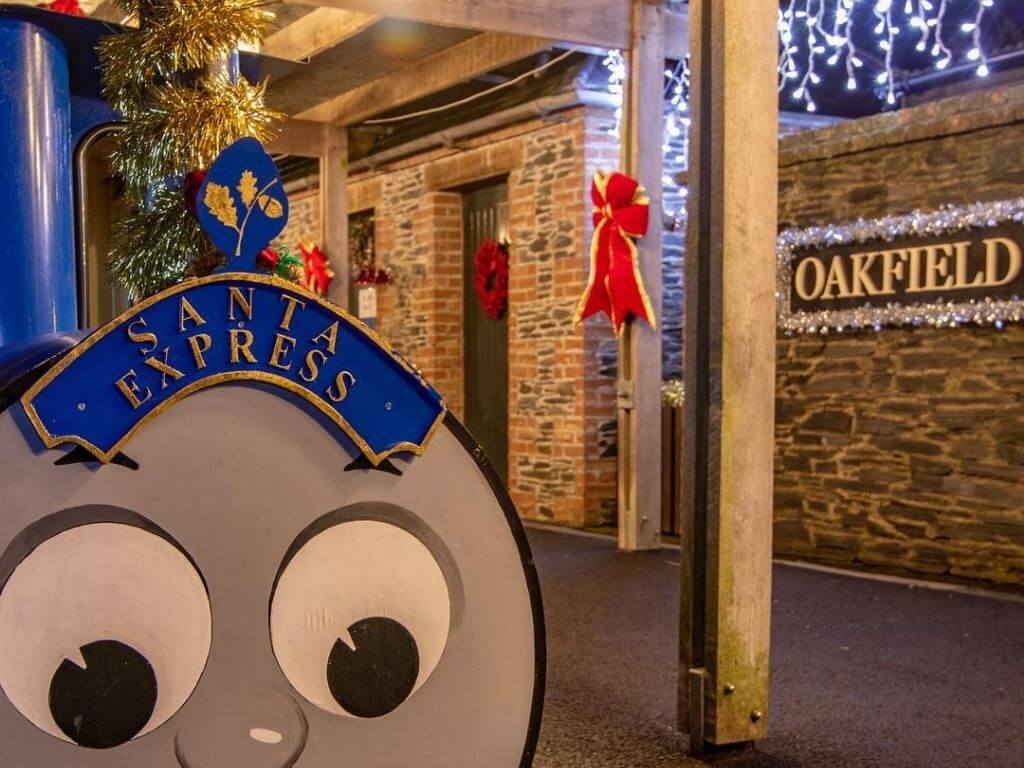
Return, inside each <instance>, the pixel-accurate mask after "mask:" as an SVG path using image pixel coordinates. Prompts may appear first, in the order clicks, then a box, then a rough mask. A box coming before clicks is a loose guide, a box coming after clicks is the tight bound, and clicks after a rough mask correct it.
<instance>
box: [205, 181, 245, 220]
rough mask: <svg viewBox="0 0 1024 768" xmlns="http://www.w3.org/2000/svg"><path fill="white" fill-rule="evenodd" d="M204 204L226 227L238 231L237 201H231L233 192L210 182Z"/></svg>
mask: <svg viewBox="0 0 1024 768" xmlns="http://www.w3.org/2000/svg"><path fill="white" fill-rule="evenodd" d="M203 202H204V203H205V204H206V207H207V208H208V209H209V210H210V213H212V214H213V215H214V217H215V218H216V219H217V221H219V222H220V223H221V224H223V225H224V226H225V227H231V229H233V230H235V231H236V232H237V231H238V211H237V209H236V208H235V201H234V200H232V199H231V190H230V189H228V188H227V187H225V186H221V185H220V184H216V183H214V182H212V181H211V182H210V183H208V184H207V185H206V196H205V197H204V198H203Z"/></svg>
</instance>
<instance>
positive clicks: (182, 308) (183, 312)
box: [178, 296, 206, 333]
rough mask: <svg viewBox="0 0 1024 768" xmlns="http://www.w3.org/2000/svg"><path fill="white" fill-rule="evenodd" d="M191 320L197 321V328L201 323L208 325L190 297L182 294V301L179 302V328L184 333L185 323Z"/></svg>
mask: <svg viewBox="0 0 1024 768" xmlns="http://www.w3.org/2000/svg"><path fill="white" fill-rule="evenodd" d="M189 320H191V321H192V322H193V323H195V324H196V327H197V328H198V327H199V326H200V325H206V319H205V318H204V317H203V316H202V315H200V314H199V313H198V312H197V311H196V308H195V307H193V306H192V304H191V303H190V302H189V300H188V299H186V298H185V297H184V296H182V297H181V302H180V303H179V304H178V330H179V331H181V332H182V333H184V331H185V323H187V322H188V321H189Z"/></svg>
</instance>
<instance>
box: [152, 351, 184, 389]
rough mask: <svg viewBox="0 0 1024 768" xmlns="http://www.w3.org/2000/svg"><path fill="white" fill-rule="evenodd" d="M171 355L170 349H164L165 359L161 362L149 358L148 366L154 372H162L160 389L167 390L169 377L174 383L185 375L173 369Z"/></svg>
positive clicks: (154, 358)
mask: <svg viewBox="0 0 1024 768" xmlns="http://www.w3.org/2000/svg"><path fill="white" fill-rule="evenodd" d="M170 354H171V348H170V347H164V359H163V360H160V359H159V358H156V357H147V358H146V365H148V366H149V367H150V368H153V369H154V370H157V371H160V389H167V377H168V376H170V377H171V378H172V379H174V381H177V380H178V379H180V378H181V377H182V376H184V375H185V374H184V373H182V372H181V371H179V370H178V369H177V368H175V367H173V366H172V365H171V364H170V363H169V362H168V357H169V356H170Z"/></svg>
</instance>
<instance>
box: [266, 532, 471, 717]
mask: <svg viewBox="0 0 1024 768" xmlns="http://www.w3.org/2000/svg"><path fill="white" fill-rule="evenodd" d="M451 613H452V609H451V600H450V598H449V594H448V586H447V583H446V581H445V577H444V574H443V573H442V571H441V568H440V566H439V565H438V563H437V561H436V560H435V559H434V556H433V555H432V554H431V553H430V551H429V550H428V549H427V548H426V547H425V546H424V545H423V543H422V542H420V540H419V539H418V538H416V537H415V536H413V535H412V534H411V533H408V532H407V531H405V530H404V529H402V528H399V527H397V526H395V525H391V524H390V523H384V522H378V521H375V520H350V521H348V522H342V523H339V524H337V525H334V526H332V527H330V528H327V529H326V530H324V531H322V532H320V533H318V534H316V535H315V536H313V537H312V538H310V539H309V540H308V541H306V542H305V543H304V544H303V545H302V547H301V548H300V549H299V550H298V551H297V552H295V554H294V556H293V557H292V558H291V560H290V561H288V562H287V564H286V565H285V567H284V570H283V571H282V572H281V574H280V576H279V578H278V581H277V586H276V588H275V590H274V595H273V598H272V600H271V606H270V638H271V642H272V643H273V646H274V654H275V656H276V657H277V661H278V663H279V664H280V665H281V670H282V671H283V672H284V674H285V677H287V678H288V681H289V682H290V683H291V684H292V686H293V687H294V688H295V690H297V691H298V692H299V693H300V694H302V696H304V697H305V698H306V699H307V700H308V701H310V702H311V703H313V704H315V705H316V706H318V707H320V708H321V709H324V710H327V711H328V712H334V713H337V714H340V715H348V716H354V717H380V716H381V715H386V714H387V713H388V712H391V711H393V710H394V709H395V708H397V707H398V706H399V705H400V704H402V702H404V701H405V700H406V699H408V698H409V696H411V695H412V694H413V693H414V692H415V691H416V690H417V689H418V688H419V687H420V686H421V685H423V683H424V682H425V681H426V679H427V678H428V677H429V676H430V673H431V672H433V671H434V668H435V667H436V666H437V664H438V662H439V661H440V659H441V654H442V653H443V652H444V648H445V644H446V643H447V642H448V632H449V626H450V622H451Z"/></svg>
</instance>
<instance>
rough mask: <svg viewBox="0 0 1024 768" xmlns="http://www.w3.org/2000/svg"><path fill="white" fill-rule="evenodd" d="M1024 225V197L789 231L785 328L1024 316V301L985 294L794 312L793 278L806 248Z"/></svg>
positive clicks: (780, 317) (779, 303) (782, 299)
mask: <svg viewBox="0 0 1024 768" xmlns="http://www.w3.org/2000/svg"><path fill="white" fill-rule="evenodd" d="M1005 222H1014V223H1017V224H1020V223H1024V197H1019V198H1015V199H1012V200H1000V201H997V202H991V203H974V204H972V205H962V206H947V207H945V208H942V209H940V210H938V211H928V212H922V211H914V212H913V213H910V214H907V215H904V216H886V217H884V218H880V219H861V220H859V221H856V222H854V223H852V224H847V225H841V226H839V225H837V226H827V227H808V228H806V229H787V230H785V231H784V232H782V233H781V234H780V235H779V239H778V244H777V248H776V255H777V258H778V269H777V270H776V275H777V278H776V280H777V282H776V290H775V300H776V315H777V321H778V327H779V330H781V331H783V332H784V333H786V334H787V335H790V334H803V333H817V334H829V333H840V332H842V331H844V330H854V331H858V330H875V331H880V330H881V329H882V328H883V327H884V326H900V325H902V326H908V325H909V326H921V325H927V326H933V327H938V328H943V327H948V328H955V327H958V326H961V325H967V324H974V325H991V326H994V327H996V328H999V329H1001V328H1003V326H1004V325H1005V324H1006V323H1011V322H1012V323H1019V322H1021V321H1022V320H1024V301H1022V300H1021V299H1020V298H1019V297H1017V296H1014V297H1012V298H1009V299H993V298H988V297H986V298H984V299H980V300H976V299H971V300H969V301H934V302H928V303H923V304H914V305H913V306H902V305H900V304H896V303H892V304H889V305H887V306H884V307H879V306H863V307H854V308H851V309H839V310H823V311H821V312H804V311H802V310H800V311H795V312H794V311H791V310H790V296H789V290H790V285H791V284H792V281H793V254H794V252H796V251H798V250H801V249H805V248H816V249H827V248H835V247H837V246H842V245H850V244H854V243H868V242H878V241H882V242H889V241H893V240H896V239H899V238H903V237H940V236H946V235H956V234H958V233H963V232H966V231H968V230H976V229H985V228H991V227H996V226H998V225H999V224H1001V223H1005Z"/></svg>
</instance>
